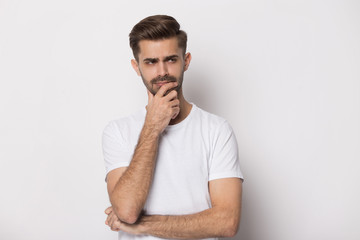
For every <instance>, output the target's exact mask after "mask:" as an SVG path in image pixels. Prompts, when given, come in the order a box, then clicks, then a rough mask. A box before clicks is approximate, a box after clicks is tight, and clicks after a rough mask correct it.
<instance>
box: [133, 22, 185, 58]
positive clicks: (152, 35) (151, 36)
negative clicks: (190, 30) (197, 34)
mask: <svg viewBox="0 0 360 240" xmlns="http://www.w3.org/2000/svg"><path fill="white" fill-rule="evenodd" d="M175 36H176V37H177V40H178V44H179V47H180V48H182V49H183V52H184V54H185V52H186V43H187V35H186V32H184V31H183V30H180V24H179V23H178V22H177V21H176V19H175V18H173V17H171V16H167V15H154V16H149V17H147V18H144V19H143V20H141V21H140V22H139V23H137V24H136V25H135V26H134V27H133V29H132V30H131V32H130V34H129V40H130V47H131V49H132V51H133V54H134V57H135V59H136V61H139V59H138V54H139V53H140V47H139V42H140V41H141V40H160V39H168V38H172V37H175Z"/></svg>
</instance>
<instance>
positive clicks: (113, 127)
mask: <svg viewBox="0 0 360 240" xmlns="http://www.w3.org/2000/svg"><path fill="white" fill-rule="evenodd" d="M144 119H145V110H141V111H137V112H135V113H133V114H131V115H129V116H126V117H122V118H117V119H113V120H111V121H109V122H108V124H107V125H106V126H105V128H104V131H103V135H112V136H114V137H119V138H126V137H128V136H129V135H131V134H132V133H133V132H134V131H136V129H139V128H141V127H142V125H143V123H144Z"/></svg>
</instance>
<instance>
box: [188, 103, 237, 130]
mask: <svg viewBox="0 0 360 240" xmlns="http://www.w3.org/2000/svg"><path fill="white" fill-rule="evenodd" d="M194 106H195V105H194ZM195 108H196V119H197V120H198V121H201V125H203V126H205V127H206V128H207V129H209V130H213V131H220V130H221V129H228V130H230V129H231V126H230V124H229V122H228V121H227V120H226V119H225V118H223V117H220V116H218V115H216V114H213V113H210V112H208V111H205V110H203V109H201V108H199V107H197V106H195Z"/></svg>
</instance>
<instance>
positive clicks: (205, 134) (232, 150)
mask: <svg viewBox="0 0 360 240" xmlns="http://www.w3.org/2000/svg"><path fill="white" fill-rule="evenodd" d="M192 105H193V107H192V109H191V112H190V114H189V115H188V116H187V117H186V118H185V119H184V120H183V121H182V122H180V123H178V124H175V125H169V126H167V127H166V128H165V130H164V132H163V133H162V135H161V137H160V140H159V150H158V156H157V160H156V167H155V172H154V178H153V182H152V185H151V189H150V192H149V195H148V198H147V201H146V204H145V206H144V210H145V213H146V214H148V215H152V214H159V215H182V214H192V213H197V212H200V211H203V210H206V209H208V208H211V201H210V195H209V189H208V182H209V181H211V180H214V179H219V178H229V177H236V178H243V176H242V173H241V170H240V165H239V159H238V147H237V142H236V138H235V135H234V133H233V130H232V128H231V126H230V125H229V123H228V122H227V121H226V120H225V119H223V118H220V117H218V116H216V115H214V114H211V113H208V112H206V111H204V110H202V109H200V108H198V107H197V106H196V105H195V104H192ZM145 115H146V110H145V109H143V110H142V111H140V112H138V113H136V114H134V115H131V116H129V117H126V118H121V119H117V120H113V121H111V122H110V123H109V124H108V125H107V126H106V128H105V130H104V133H103V152H104V159H105V167H106V174H107V173H109V172H110V171H111V170H113V169H115V168H119V167H126V166H128V165H129V164H130V161H131V159H132V156H133V153H134V150H135V147H136V144H137V141H138V138H139V135H140V132H141V129H142V127H143V123H144V120H145ZM119 239H144V240H145V239H159V238H156V237H152V236H141V237H139V236H132V235H129V234H126V233H123V232H121V231H120V232H119Z"/></svg>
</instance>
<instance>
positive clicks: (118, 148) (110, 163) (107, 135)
mask: <svg viewBox="0 0 360 240" xmlns="http://www.w3.org/2000/svg"><path fill="white" fill-rule="evenodd" d="M128 145H129V144H127V143H126V142H125V141H124V140H123V138H122V136H121V133H120V131H119V129H118V127H117V126H116V123H115V122H114V121H112V122H110V123H109V124H108V125H107V126H106V127H105V129H104V131H103V136H102V148H103V155H104V160H105V170H106V176H107V174H108V173H109V172H110V171H111V170H114V169H116V168H120V167H127V166H129V164H130V161H131V159H132V155H133V152H131V151H130V148H129V146H128ZM105 180H106V179H105Z"/></svg>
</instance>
